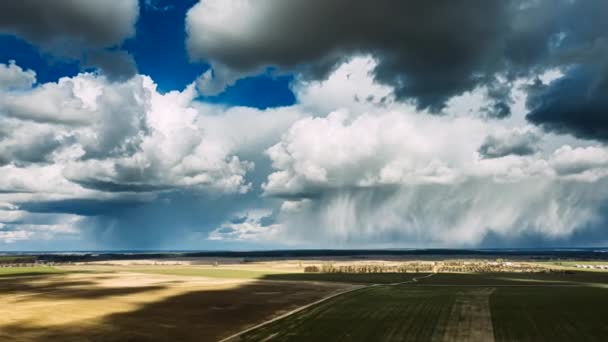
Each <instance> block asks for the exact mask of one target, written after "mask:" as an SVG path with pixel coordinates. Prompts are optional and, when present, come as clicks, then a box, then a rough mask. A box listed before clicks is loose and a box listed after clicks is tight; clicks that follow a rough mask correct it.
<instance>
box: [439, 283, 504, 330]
mask: <svg viewBox="0 0 608 342" xmlns="http://www.w3.org/2000/svg"><path fill="white" fill-rule="evenodd" d="M492 292H494V289H493V288H483V289H478V290H470V291H462V292H459V293H458V296H457V297H456V300H455V301H454V305H453V306H452V311H451V312H450V317H449V319H448V322H447V323H446V325H445V326H442V327H437V328H436V330H435V334H434V336H433V339H432V340H433V341H436V342H452V341H466V342H477V341H480V342H493V341H494V329H493V327H492V316H491V313H490V295H491V294H492Z"/></svg>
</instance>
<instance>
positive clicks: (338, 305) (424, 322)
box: [235, 272, 608, 342]
mask: <svg viewBox="0 0 608 342" xmlns="http://www.w3.org/2000/svg"><path fill="white" fill-rule="evenodd" d="M606 317H608V273H596V272H588V273H583V272H581V273H575V274H545V273H542V274H523V273H522V274H519V273H518V274H436V275H434V276H432V277H429V278H424V279H420V281H418V282H416V283H411V284H409V283H408V284H402V285H397V286H394V285H380V286H372V287H367V288H364V289H362V290H358V291H354V292H351V293H348V294H345V295H343V296H340V297H337V298H335V299H332V300H329V301H326V302H324V303H322V304H320V305H317V306H314V307H311V308H309V309H307V310H304V311H302V312H300V313H297V314H294V315H292V316H290V317H287V318H285V319H283V320H280V321H277V322H274V323H272V324H269V325H267V326H264V327H261V328H259V329H256V330H254V331H251V332H249V333H246V334H244V335H242V336H240V338H239V339H235V340H241V341H264V340H272V341H371V340H373V341H494V340H495V341H574V340H576V341H598V342H599V341H605V338H606V336H608V321H607V320H606Z"/></svg>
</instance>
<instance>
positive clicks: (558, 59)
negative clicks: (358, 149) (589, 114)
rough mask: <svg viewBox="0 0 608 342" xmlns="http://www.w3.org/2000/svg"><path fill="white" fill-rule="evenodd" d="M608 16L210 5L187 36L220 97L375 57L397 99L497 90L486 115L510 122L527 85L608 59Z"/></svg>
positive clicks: (528, 5) (534, 7)
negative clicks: (279, 73) (288, 73)
mask: <svg viewBox="0 0 608 342" xmlns="http://www.w3.org/2000/svg"><path fill="white" fill-rule="evenodd" d="M607 9H608V8H606V3H605V2H604V1H601V0H591V1H568V0H563V1H561V0H558V1H557V2H556V1H552V0H540V1H526V0H516V1H500V2H488V1H473V2H472V3H467V5H466V6H463V5H462V4H461V3H456V2H453V1H449V0H446V1H443V0H442V1H432V2H424V3H422V2H418V1H393V0H382V1H375V2H369V3H352V2H351V1H346V0H331V1H327V0H313V1H310V0H302V1H289V2H282V1H273V0H263V1H251V0H231V1H224V0H216V1H213V0H212V1H209V0H205V1H200V2H199V3H198V4H196V5H195V6H194V7H192V9H191V10H190V11H189V12H188V15H187V18H186V31H187V34H188V37H187V45H188V51H189V54H190V56H191V58H192V59H194V60H205V61H210V62H211V64H212V67H213V71H208V72H207V73H206V74H205V75H203V77H202V79H201V80H202V81H204V82H203V83H204V84H205V86H204V87H202V89H203V90H212V91H213V92H214V93H217V92H218V91H220V90H221V89H222V88H223V87H224V86H225V85H227V84H230V83H232V82H234V80H235V79H236V78H237V77H238V74H240V75H241V77H244V76H247V75H251V74H255V73H259V72H260V71H263V70H265V69H266V68H267V67H276V68H278V69H280V70H294V71H296V72H297V73H299V74H300V75H302V77H305V78H308V79H317V80H318V79H325V78H326V77H327V75H328V74H330V72H331V71H332V70H333V69H334V68H335V67H337V66H338V65H340V64H341V63H342V62H344V61H345V59H348V58H350V57H352V56H353V55H357V54H372V55H373V56H374V57H375V58H376V59H377V61H378V64H377V65H376V66H375V68H374V69H373V70H372V72H373V75H374V79H375V81H377V82H378V83H381V84H384V85H390V86H391V87H392V88H393V90H394V91H393V93H394V95H395V96H396V97H397V99H402V100H403V99H408V100H413V101H414V102H415V103H416V104H417V106H418V108H419V109H420V108H429V109H431V111H439V110H441V109H443V107H444V106H445V104H446V103H447V102H448V101H449V99H450V98H452V97H454V96H457V95H461V94H463V93H465V92H467V91H472V90H474V89H476V88H479V87H487V88H489V89H491V90H492V91H490V92H489V95H490V96H491V97H493V98H494V102H493V104H492V105H491V106H489V107H488V108H487V109H486V112H487V113H488V115H489V116H492V117H505V116H508V115H509V114H510V108H509V107H510V101H511V99H510V92H509V91H508V89H510V87H509V86H508V85H509V84H510V82H511V81H512V80H514V79H516V78H517V77H521V76H524V75H536V74H538V73H542V71H543V70H546V69H548V68H553V67H565V66H570V65H573V64H576V63H583V64H593V63H595V62H601V61H603V60H605V59H606V56H607V55H606V53H605V51H604V50H602V49H600V48H599V47H597V46H596V45H604V44H605V41H606V39H607V38H608V36H607V33H608V31H607V30H606V29H605V25H603V24H602V23H603V20H604V19H603V17H602V16H601V15H600V14H598V13H605V12H606V10H607ZM583 17H584V18H586V21H587V22H588V23H589V25H580V23H579V21H578V18H583ZM227 22H229V23H231V25H226V23H227ZM430 23H432V24H430ZM592 47H595V49H594V50H593V51H594V52H593V53H590V52H589V51H590V48H592ZM214 73H215V76H216V77H212V76H213V75H214ZM226 75H229V77H226ZM501 77H502V78H504V81H506V84H507V86H504V85H501V83H505V82H501V81H500V78H501Z"/></svg>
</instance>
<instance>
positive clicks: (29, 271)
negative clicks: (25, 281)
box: [0, 266, 68, 278]
mask: <svg viewBox="0 0 608 342" xmlns="http://www.w3.org/2000/svg"><path fill="white" fill-rule="evenodd" d="M67 272H68V271H65V270H62V269H58V268H54V267H48V266H34V267H0V278H2V277H15V276H33V275H44V274H60V273H67Z"/></svg>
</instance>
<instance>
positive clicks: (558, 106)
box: [527, 56, 608, 141]
mask: <svg viewBox="0 0 608 342" xmlns="http://www.w3.org/2000/svg"><path fill="white" fill-rule="evenodd" d="M607 57H608V56H607ZM527 106H528V108H529V109H530V113H529V114H528V115H527V119H528V120H529V121H531V122H533V123H535V124H537V125H540V126H542V127H543V128H544V129H546V130H548V131H552V132H556V133H570V134H572V135H574V136H576V137H578V138H582V139H595V140H600V141H608V72H606V71H603V74H602V71H596V70H592V69H591V70H590V69H586V68H576V69H574V70H572V71H570V72H569V73H567V74H566V76H564V77H563V78H560V79H558V80H556V81H554V82H552V83H551V84H549V85H543V84H540V83H539V82H537V83H536V84H535V85H534V86H532V87H531V88H530V90H529V97H528V103H527Z"/></svg>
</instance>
